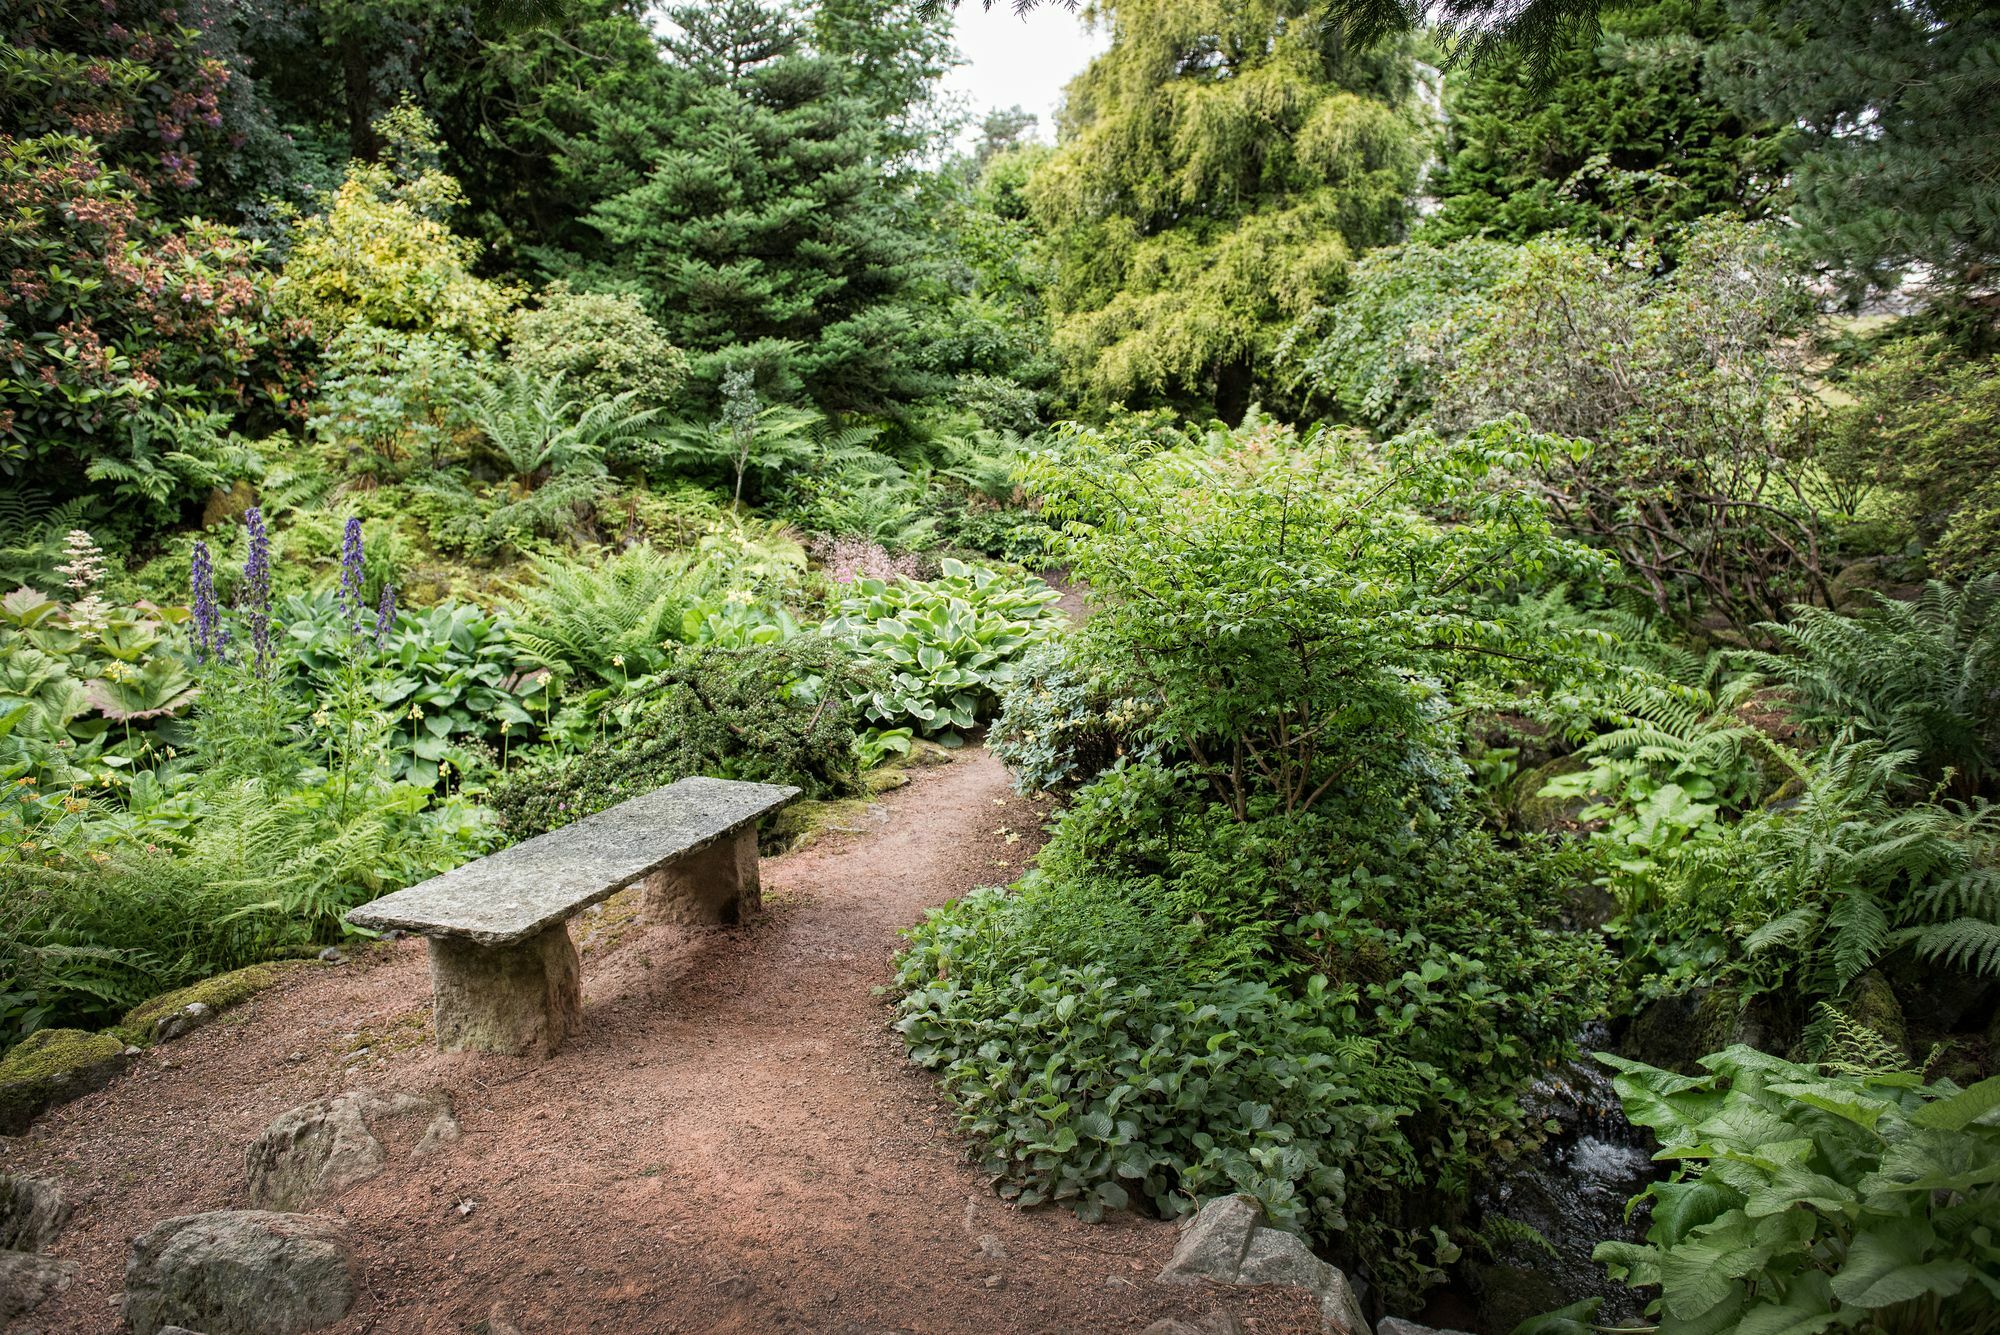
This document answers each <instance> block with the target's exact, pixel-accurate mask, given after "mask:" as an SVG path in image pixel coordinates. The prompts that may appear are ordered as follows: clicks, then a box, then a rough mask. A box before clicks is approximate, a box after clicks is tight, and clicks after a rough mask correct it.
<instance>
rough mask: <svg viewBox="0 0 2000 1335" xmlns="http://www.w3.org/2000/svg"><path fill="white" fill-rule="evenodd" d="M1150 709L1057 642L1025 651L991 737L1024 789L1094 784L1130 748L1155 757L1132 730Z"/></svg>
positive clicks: (1003, 693) (1138, 754)
mask: <svg viewBox="0 0 2000 1335" xmlns="http://www.w3.org/2000/svg"><path fill="white" fill-rule="evenodd" d="M1149 713H1150V710H1149V708H1148V706H1147V704H1146V702H1145V701H1143V700H1139V699H1135V698H1133V697H1130V696H1122V695H1119V694H1118V693H1117V690H1116V688H1115V686H1114V684H1113V678H1112V676H1111V674H1110V673H1108V672H1106V671H1104V670H1103V669H1102V668H1100V667H1097V666H1096V665H1094V664H1092V663H1090V662H1088V661H1087V660H1085V659H1083V658H1081V657H1080V656H1078V655H1076V654H1072V653H1070V652H1069V651H1068V650H1067V649H1066V648H1065V647H1064V646H1063V645H1061V644H1059V643H1048V644H1039V645H1036V646H1035V647H1034V648H1032V649H1030V650H1028V651H1027V652H1026V653H1024V654H1022V655H1021V666H1020V670H1019V671H1018V672H1017V673H1016V674H1015V676H1014V679H1013V680H1012V681H1009V682H1008V683H1007V684H1006V686H1005V687H1003V688H1002V689H1001V692H1000V716H999V717H998V718H997V719H995V720H994V723H993V727H992V729H991V730H990V731H989V732H988V733H987V735H986V744H987V746H989V747H990V748H992V751H993V754H994V755H996V756H998V757H999V758H1000V759H1001V761H1002V762H1003V763H1005V764H1006V766H1007V768H1008V769H1010V770H1012V771H1013V773H1014V785H1015V787H1017V788H1019V789H1020V790H1021V791H1022V792H1024V793H1034V792H1045V791H1048V790H1050V789H1057V788H1069V787H1074V786H1075V785H1077V784H1082V783H1088V782H1089V781H1090V780H1092V779H1094V778H1096V777H1097V775H1098V774H1099V773H1100V772H1101V771H1103V770H1104V769H1106V768H1108V767H1109V766H1110V765H1111V763H1112V762H1113V761H1114V760H1116V759H1117V758H1118V757H1119V756H1121V755H1125V754H1127V753H1128V752H1129V753H1130V754H1132V755H1133V756H1134V758H1135V759H1137V758H1143V757H1145V756H1147V755H1150V754H1151V748H1149V747H1148V746H1146V744H1144V743H1142V742H1139V741H1138V740H1137V739H1136V737H1135V736H1134V733H1135V732H1136V731H1137V729H1138V728H1139V726H1140V725H1141V724H1143V723H1144V722H1145V721H1146V718H1147V716H1148V714H1149Z"/></svg>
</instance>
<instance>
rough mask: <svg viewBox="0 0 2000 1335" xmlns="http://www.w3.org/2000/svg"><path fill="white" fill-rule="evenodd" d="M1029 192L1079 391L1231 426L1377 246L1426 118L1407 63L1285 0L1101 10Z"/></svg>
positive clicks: (1403, 55) (1396, 52)
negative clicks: (1100, 28)
mask: <svg viewBox="0 0 2000 1335" xmlns="http://www.w3.org/2000/svg"><path fill="white" fill-rule="evenodd" d="M1100 12H1101V13H1105V14H1108V16H1109V18H1110V21H1111V25H1112V44H1111V48H1110V50H1108V51H1107V52H1106V53H1105V54H1104V55H1102V56H1100V57H1099V58H1098V59H1097V60H1096V61H1094V62H1093V63H1092V64H1091V66H1090V68H1089V69H1087V70H1086V71H1085V72H1084V73H1083V74H1082V75H1080V76H1078V78H1077V79H1076V80H1075V81H1074V82H1073V83H1071V85H1070V87H1069V90H1068V101H1067V105H1066V108H1065V112H1064V124H1063V142H1062V145H1061V147H1060V149H1059V150H1058V152H1057V153H1056V154H1055V155H1054V156H1053V157H1052V158H1051V159H1050V160H1049V161H1048V162H1047V163H1046V164H1045V165H1044V166H1043V167H1041V168H1040V169H1039V170H1038V171H1037V172H1036V173H1035V175H1034V178H1033V179H1032V181H1031V182H1030V185H1029V196H1030V199H1031V201H1032V204H1033V209H1034V214H1035V218H1036V221H1037V223H1038V225H1039V226H1040V227H1041V229H1042V230H1043V231H1044V232H1045V233H1046V234H1047V236H1048V237H1049V238H1050V242H1051V245H1052V247H1053V249H1054V251H1055V253H1056V259H1057V261H1058V263H1057V265H1056V271H1057V273H1058V275H1059V276H1058V278H1057V279H1056V281H1055V284H1054V286H1053V288H1052V290H1051V292H1050V294H1049V303H1050V307H1051V310H1052V312H1053V314H1054V317H1055V340H1056V345H1057V348H1058V350H1059V351H1060V352H1061V353H1062V354H1063V356H1064V359H1065V361H1066V362H1067V363H1068V366H1069V368H1070V373H1071V375H1072V377H1073V379H1074V381H1075V383H1076V388H1078V389H1079V390H1081V391H1083V392H1084V393H1086V394H1089V395H1092V396H1095V397H1098V398H1101V399H1104V400H1109V401H1114V402H1117V401H1123V402H1128V403H1130V402H1143V401H1146V400H1148V399H1151V400H1154V401H1165V402H1170V403H1175V404H1177V405H1179V406H1184V407H1196V406H1200V407H1205V408H1212V409H1213V411H1214V412H1215V413H1216V414H1217V415H1218V416H1220V417H1222V418H1224V419H1225V420H1229V421H1235V420H1237V419H1239V418H1240V417H1241V416H1242V414H1243V411H1244V409H1245V408H1246V407H1247V406H1248V404H1249V402H1250V399H1251V397H1252V395H1253V394H1255V393H1257V392H1258V391H1259V390H1260V388H1261V387H1262V384H1261V377H1262V375H1263V373H1264V370H1265V368H1266V366H1267V364H1268V361H1269V357H1270V353H1271V351H1272V348H1273V347H1274V345H1275V344H1276V343H1277V341H1278V339H1279V337H1280V336H1281V335H1282V333H1283V331H1284V329H1285V328H1286V327H1287V326H1288V325H1289V324H1290V323H1291V322H1292V321H1293V320H1295V319H1296V318H1297V317H1298V316H1300V315H1301V314H1303V313H1304V312H1305V311H1306V310H1308V309H1310V308H1311V307H1312V306H1313V305H1314V304H1315V303H1317V302H1322V301H1324V300H1325V299H1327V298H1328V297H1329V296H1330V295H1332V294H1334V293H1335V292H1337V291H1338V289H1339V287H1340V285H1341V283H1342V281H1343V279H1344V277H1345V275H1346V272H1347V266H1348V263H1349V261H1350V260H1351V258H1352V257H1353V256H1354V255H1355V254H1357V253H1359V252H1360V251H1361V250H1363V249H1365V248H1367V247H1369V246H1374V245H1380V244H1382V243H1383V242H1386V241H1390V240H1394V239H1395V238H1396V237H1397V236H1398V235H1399V233H1400V232H1401V230H1402V227H1403V224H1404V220H1405V211H1406V207H1407V205H1406V201H1407V199H1408V197H1409V194H1410V191H1411V189H1412V187H1413V186H1414V184H1415V182H1416V177H1417V171H1418V166H1419V163H1420V160H1421V156H1422V141H1423V138H1424V135H1425V134H1426V133H1427V132H1428V128H1429V120H1430V117H1429V113H1428V112H1427V111H1426V110H1424V108H1423V107H1422V106H1421V104H1419V103H1418V102H1417V101H1416V99H1414V98H1412V96H1411V92H1412V87H1413V81H1414V77H1415V65H1414V62H1413V61H1412V60H1411V58H1410V56H1409V55H1408V53H1407V52H1406V51H1405V50H1402V49H1400V48H1397V49H1378V50H1376V51H1374V52H1373V53H1360V52H1356V51H1352V50H1350V49H1348V48H1347V47H1346V46H1345V45H1344V44H1343V41H1342V38H1341V35H1340V32H1339V30H1338V28H1336V27H1334V26H1333V25H1330V24H1328V23H1326V22H1324V21H1323V19H1322V18H1321V17H1319V16H1316V15H1315V14H1314V13H1313V12H1311V10H1310V9H1309V7H1308V6H1306V5H1304V4H1300V3H1297V2H1296V0H1247V3H1244V2H1241V0H1113V2H1112V3H1108V4H1105V5H1103V6H1101V7H1100Z"/></svg>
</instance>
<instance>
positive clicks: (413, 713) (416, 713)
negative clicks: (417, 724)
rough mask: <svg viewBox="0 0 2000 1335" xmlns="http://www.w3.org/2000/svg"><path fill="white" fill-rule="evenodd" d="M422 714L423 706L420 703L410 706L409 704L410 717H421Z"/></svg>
mask: <svg viewBox="0 0 2000 1335" xmlns="http://www.w3.org/2000/svg"><path fill="white" fill-rule="evenodd" d="M423 716H424V707H423V706H422V705H411V706H410V717H411V718H422V717H423Z"/></svg>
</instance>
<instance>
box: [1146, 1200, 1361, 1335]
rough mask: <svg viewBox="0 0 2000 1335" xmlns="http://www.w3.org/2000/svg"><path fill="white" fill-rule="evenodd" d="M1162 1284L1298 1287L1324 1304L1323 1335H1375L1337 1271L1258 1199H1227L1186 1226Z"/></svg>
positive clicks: (1206, 1208) (1186, 1221) (1321, 1308)
mask: <svg viewBox="0 0 2000 1335" xmlns="http://www.w3.org/2000/svg"><path fill="white" fill-rule="evenodd" d="M1158 1280H1159V1282H1160V1283H1162V1284H1198V1283H1200V1282H1202V1281H1203V1280H1212V1281H1214V1282H1215V1283H1217V1284H1295V1285H1297V1286H1298V1287H1300V1288H1303V1289H1307V1290H1310V1291H1311V1292H1312V1294H1313V1296H1314V1297H1315V1298H1317V1299H1318V1300H1319V1312H1320V1330H1321V1332H1322V1333H1323V1335H1374V1332H1373V1331H1372V1330H1371V1329H1370V1328H1369V1325H1368V1318H1367V1317H1366V1316H1365V1315H1363V1314H1362V1311H1361V1303H1360V1300H1359V1299H1358V1298H1357V1297H1356V1295H1355V1293H1354V1288H1353V1286H1352V1285H1351V1284H1349V1283H1348V1282H1347V1276H1346V1275H1344V1274H1342V1273H1341V1271H1340V1270H1339V1268H1338V1267H1336V1266H1332V1265H1329V1264H1327V1263H1326V1262H1325V1261H1322V1260H1320V1258H1319V1257H1317V1256H1314V1255H1313V1254H1312V1249H1311V1248H1309V1247H1307V1246H1306V1244H1305V1241H1304V1239H1302V1238H1300V1237H1299V1236H1298V1235H1297V1234H1296V1233H1287V1232H1285V1231H1284V1230H1283V1229H1278V1228H1272V1227H1270V1226H1269V1225H1268V1224H1267V1223H1265V1221H1264V1210H1263V1207H1262V1206H1260V1205H1259V1204H1258V1203H1257V1201H1256V1198H1255V1197H1252V1196H1243V1195H1237V1196H1223V1197H1219V1198H1217V1199H1216V1200H1212V1201H1210V1202H1209V1203H1208V1204H1206V1205H1204V1206H1202V1207H1201V1209H1200V1210H1198V1211H1196V1212H1195V1213H1194V1214H1193V1215H1191V1216H1190V1217H1188V1218H1187V1219H1184V1220H1182V1221H1181V1232H1180V1237H1179V1239H1178V1240H1177V1241H1176V1242H1175V1244H1174V1254H1173V1257H1172V1258H1171V1259H1170V1260H1169V1261H1168V1262H1167V1264H1166V1268H1165V1269H1163V1270H1161V1271H1160V1273H1159V1276H1158Z"/></svg>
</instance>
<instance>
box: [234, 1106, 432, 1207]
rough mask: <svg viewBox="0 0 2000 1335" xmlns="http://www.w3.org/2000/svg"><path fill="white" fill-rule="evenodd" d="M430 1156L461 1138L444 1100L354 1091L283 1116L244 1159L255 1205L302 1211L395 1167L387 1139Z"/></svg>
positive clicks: (274, 1122)
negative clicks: (392, 1163)
mask: <svg viewBox="0 0 2000 1335" xmlns="http://www.w3.org/2000/svg"><path fill="white" fill-rule="evenodd" d="M385 1137H386V1138H388V1139H389V1140H390V1141H392V1142H408V1143H409V1145H410V1152H411V1153H412V1154H426V1153H429V1152H430V1151H432V1150H434V1149H436V1148H438V1147H439V1146H440V1145H445V1144H449V1143H450V1142H452V1141H455V1140H457V1139H458V1120H457V1119H456V1118H455V1117H453V1116H452V1112H451V1102H450V1100H449V1099H447V1098H446V1097H445V1096H444V1095H442V1094H424V1095H417V1094H378V1093H376V1092H375V1091H373V1090H369V1089H352V1090H349V1091H347V1092H346V1093H345V1094H336V1095H334V1096H333V1097H332V1098H330V1099H320V1100H319V1101H318V1102H315V1103H308V1104H306V1105H304V1106H303V1107H299V1108H294V1109H292V1110H291V1111H290V1112H287V1113H282V1114H280V1115H279V1116H278V1117H277V1119H276V1120H274V1121H273V1122H272V1123H271V1124H270V1125H269V1126H267V1127H265V1128H264V1131H263V1133H262V1134H261V1135H259V1136H258V1137H257V1139H256V1140H255V1141H254V1142H252V1143H251V1146H250V1149H249V1151H248V1153H247V1154H246V1155H245V1158H246V1160H247V1161H248V1165H249V1169H250V1203H251V1204H252V1205H254V1206H256V1207H257V1208H258V1209H260V1210H298V1209H302V1208H304V1207H305V1206H307V1205H309V1204H312V1203H313V1202H315V1201H317V1200H320V1199H322V1198H324V1197H325V1196H328V1195H330V1194H332V1193H333V1192H336V1191H339V1190H341V1189H343V1188H345V1187H351V1186H353V1185H354V1184H355V1183H357V1182H365V1181H367V1180H368V1179H369V1178H371V1177H374V1176H375V1175H376V1174H378V1173H380V1172H381V1171H382V1170H383V1169H384V1168H386V1167H387V1166H388V1163H389V1152H388V1149H387V1147H386V1146H385V1145H384V1144H383V1140H384V1138H385Z"/></svg>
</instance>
